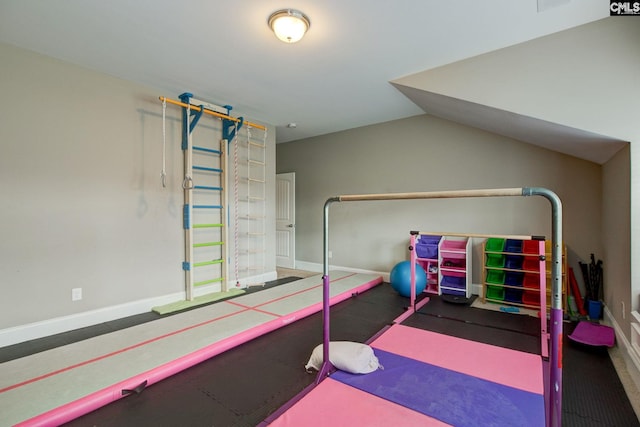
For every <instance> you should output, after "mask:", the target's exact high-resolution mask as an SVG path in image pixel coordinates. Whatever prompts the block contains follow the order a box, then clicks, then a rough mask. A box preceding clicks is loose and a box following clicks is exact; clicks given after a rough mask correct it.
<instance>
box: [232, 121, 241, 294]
mask: <svg viewBox="0 0 640 427" xmlns="http://www.w3.org/2000/svg"><path fill="white" fill-rule="evenodd" d="M234 129H235V132H234V135H235V138H234V139H233V206H234V209H233V243H234V244H233V247H234V261H235V262H234V264H235V265H234V272H235V277H236V286H240V278H239V270H240V268H239V261H238V253H239V250H238V217H239V215H238V185H239V184H238V124H237V123H236V124H235V125H234Z"/></svg>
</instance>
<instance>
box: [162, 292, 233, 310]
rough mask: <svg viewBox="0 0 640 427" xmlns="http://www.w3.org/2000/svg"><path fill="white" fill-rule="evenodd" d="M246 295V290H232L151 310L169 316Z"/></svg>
mask: <svg viewBox="0 0 640 427" xmlns="http://www.w3.org/2000/svg"><path fill="white" fill-rule="evenodd" d="M243 293H245V290H244V289H236V288H234V289H230V290H228V291H227V292H214V293H212V294H206V295H202V296H199V297H196V298H194V299H193V301H177V302H172V303H171V304H165V305H160V306H158V307H153V308H152V309H151V310H153V311H155V312H156V313H158V314H168V313H173V312H176V311H180V310H185V309H187V308H191V307H196V306H199V305H203V304H208V303H211V302H214V301H218V300H221V299H225V298H229V297H234V296H237V295H241V294H243Z"/></svg>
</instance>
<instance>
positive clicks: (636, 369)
mask: <svg viewBox="0 0 640 427" xmlns="http://www.w3.org/2000/svg"><path fill="white" fill-rule="evenodd" d="M603 319H604V323H606V324H609V325H611V327H613V329H614V331H615V334H616V344H617V346H618V347H619V348H620V350H621V351H620V353H621V354H622V355H623V357H624V361H625V365H626V368H627V371H628V372H629V376H630V377H631V380H632V381H633V383H634V384H635V386H636V388H637V389H638V390H640V355H639V354H638V353H637V352H636V350H635V349H634V348H633V346H632V345H631V343H630V342H629V340H628V339H627V337H626V336H625V335H624V333H623V332H622V329H621V328H620V325H619V324H618V322H616V319H615V318H614V317H613V315H612V314H611V311H609V308H608V307H607V306H606V305H605V306H604V310H603Z"/></svg>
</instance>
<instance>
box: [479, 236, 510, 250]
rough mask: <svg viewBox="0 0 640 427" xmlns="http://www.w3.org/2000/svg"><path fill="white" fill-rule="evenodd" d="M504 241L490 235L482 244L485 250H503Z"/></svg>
mask: <svg viewBox="0 0 640 427" xmlns="http://www.w3.org/2000/svg"><path fill="white" fill-rule="evenodd" d="M504 241H505V239H499V238H497V237H490V238H488V239H487V242H486V244H485V245H484V250H485V251H487V252H504Z"/></svg>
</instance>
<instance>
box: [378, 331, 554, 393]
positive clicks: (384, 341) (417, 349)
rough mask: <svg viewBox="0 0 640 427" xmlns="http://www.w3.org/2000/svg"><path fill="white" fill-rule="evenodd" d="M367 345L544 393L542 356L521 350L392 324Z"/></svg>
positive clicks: (485, 378) (500, 382)
mask: <svg viewBox="0 0 640 427" xmlns="http://www.w3.org/2000/svg"><path fill="white" fill-rule="evenodd" d="M371 346H372V347H374V349H375V348H379V349H380V350H385V351H388V352H391V353H395V354H398V355H400V356H405V357H409V358H411V359H415V360H419V361H421V362H425V363H429V364H431V365H435V366H439V367H441V368H447V369H450V370H453V371H456V372H460V373H463V374H467V375H471V376H474V377H476V378H481V379H484V380H488V381H492V382H495V383H498V384H503V385H506V386H510V387H514V388H517V389H520V390H524V391H528V392H531V393H536V394H543V393H544V384H543V382H544V381H543V378H542V377H543V370H542V359H541V357H540V356H538V355H535V354H530V353H523V352H521V351H516V350H511V349H507V348H502V347H496V346H493V345H489V344H483V343H479V342H475V341H469V340H465V339H461V338H456V337H450V336H447V335H442V334H438V333H435V332H431V331H425V330H422V329H416V328H411V327H408V326H403V325H393V326H391V327H390V328H389V330H387V331H386V332H385V333H384V334H382V335H381V336H380V337H378V338H377V339H376V340H375V341H373V342H372V343H371Z"/></svg>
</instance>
